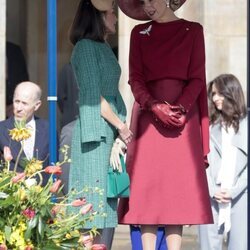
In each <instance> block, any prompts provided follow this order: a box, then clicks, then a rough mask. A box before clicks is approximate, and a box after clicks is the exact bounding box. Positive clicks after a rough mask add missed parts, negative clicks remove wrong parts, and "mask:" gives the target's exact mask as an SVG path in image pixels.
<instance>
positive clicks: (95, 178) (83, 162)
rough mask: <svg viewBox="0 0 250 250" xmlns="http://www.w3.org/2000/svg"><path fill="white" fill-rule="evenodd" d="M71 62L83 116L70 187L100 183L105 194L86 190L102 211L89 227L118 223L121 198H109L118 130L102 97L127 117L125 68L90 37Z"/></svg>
mask: <svg viewBox="0 0 250 250" xmlns="http://www.w3.org/2000/svg"><path fill="white" fill-rule="evenodd" d="M71 63H72V67H73V70H74V74H75V76H76V79H77V84H78V85H79V90H80V93H79V118H78V119H77V121H76V124H75V127H74V130H73V137H72V146H71V150H72V151H71V160H72V163H71V167H70V174H69V188H70V189H71V188H74V189H76V191H80V190H82V189H83V188H84V187H90V188H95V187H97V188H100V189H101V190H103V194H102V195H100V194H98V193H96V192H86V193H84V197H86V199H87V200H88V202H90V203H92V204H93V209H94V210H95V211H97V212H100V213H102V215H100V216H96V217H95V219H94V220H93V221H91V222H88V223H87V224H86V226H85V228H91V227H92V226H95V227H97V228H107V227H115V226H116V225H117V213H116V210H117V199H107V196H106V186H107V182H106V178H107V171H108V167H109V157H110V152H111V148H112V144H113V142H114V139H115V138H116V136H117V131H116V129H115V128H114V127H113V126H112V125H110V124H109V123H108V122H106V121H105V120H104V119H103V118H102V117H101V113H100V98H101V96H103V97H104V98H105V99H106V100H107V101H108V102H109V104H110V106H111V108H112V110H113V111H114V112H115V113H116V114H117V115H118V116H119V117H120V118H121V119H122V121H125V116H126V107H125V104H124V102H123V100H122V97H121V95H120V92H119V89H118V82H119V78H120V74H121V69H120V66H119V64H118V62H117V59H116V57H115V55H114V54H113V52H112V50H111V48H110V46H109V45H108V44H106V43H100V42H95V41H92V40H89V39H83V40H81V41H79V42H78V43H77V44H76V45H75V47H74V50H73V52H72V57H71ZM82 196H83V195H82ZM75 198H77V196H76V197H75Z"/></svg>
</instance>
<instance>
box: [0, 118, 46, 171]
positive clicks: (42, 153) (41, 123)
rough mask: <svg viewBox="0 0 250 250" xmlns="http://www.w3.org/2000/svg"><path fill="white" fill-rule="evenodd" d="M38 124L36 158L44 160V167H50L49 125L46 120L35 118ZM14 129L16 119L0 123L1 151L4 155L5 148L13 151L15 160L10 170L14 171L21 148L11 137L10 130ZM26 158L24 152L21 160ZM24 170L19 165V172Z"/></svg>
mask: <svg viewBox="0 0 250 250" xmlns="http://www.w3.org/2000/svg"><path fill="white" fill-rule="evenodd" d="M35 122H36V134H35V146H34V157H35V158H37V159H38V160H42V161H44V162H43V166H44V167H46V166H48V163H49V123H48V121H46V120H43V119H40V118H38V117H35ZM13 128H14V117H13V116H12V117H10V118H8V119H7V120H4V121H1V122H0V151H1V152H2V153H3V148H4V146H8V147H10V149H11V153H12V156H13V160H12V161H11V163H10V169H11V170H13V169H14V165H15V162H16V159H17V155H18V153H19V151H20V148H21V143H20V142H17V141H13V140H12V139H11V138H10V136H9V130H10V129H13ZM22 158H25V154H24V152H23V153H22V155H21V159H22ZM22 171H23V169H22V168H21V166H20V165H19V166H18V168H17V172H22Z"/></svg>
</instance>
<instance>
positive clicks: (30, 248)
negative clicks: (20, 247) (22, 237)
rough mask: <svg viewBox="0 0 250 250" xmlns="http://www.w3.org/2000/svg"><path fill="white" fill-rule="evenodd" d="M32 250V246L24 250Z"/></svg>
mask: <svg viewBox="0 0 250 250" xmlns="http://www.w3.org/2000/svg"><path fill="white" fill-rule="evenodd" d="M33 249H34V248H33V247H32V246H27V247H25V250H33Z"/></svg>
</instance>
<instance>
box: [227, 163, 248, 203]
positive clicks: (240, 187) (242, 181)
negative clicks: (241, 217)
mask: <svg viewBox="0 0 250 250" xmlns="http://www.w3.org/2000/svg"><path fill="white" fill-rule="evenodd" d="M246 189H247V167H245V168H244V170H243V172H242V173H241V174H240V176H239V177H238V179H237V181H236V183H235V185H234V186H233V187H232V188H231V192H230V193H231V196H232V199H235V198H237V197H238V195H240V194H241V193H242V192H244V191H246Z"/></svg>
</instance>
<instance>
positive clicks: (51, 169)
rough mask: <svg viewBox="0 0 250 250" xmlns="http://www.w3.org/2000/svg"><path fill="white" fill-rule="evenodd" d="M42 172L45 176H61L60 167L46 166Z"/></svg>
mask: <svg viewBox="0 0 250 250" xmlns="http://www.w3.org/2000/svg"><path fill="white" fill-rule="evenodd" d="M44 171H45V173H47V174H62V168H61V167H60V166H48V167H46V168H45V169H44Z"/></svg>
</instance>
